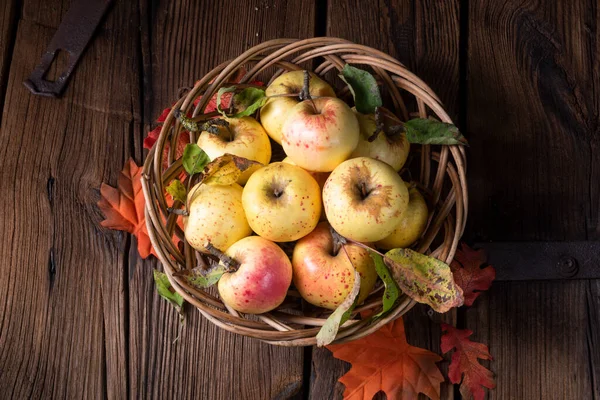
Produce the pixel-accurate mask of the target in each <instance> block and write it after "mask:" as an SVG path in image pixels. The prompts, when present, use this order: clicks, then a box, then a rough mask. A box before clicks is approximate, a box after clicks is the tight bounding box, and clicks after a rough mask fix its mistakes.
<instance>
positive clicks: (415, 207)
mask: <svg viewBox="0 0 600 400" xmlns="http://www.w3.org/2000/svg"><path fill="white" fill-rule="evenodd" d="M408 193H409V195H410V198H409V200H408V207H407V208H406V211H404V212H403V213H402V215H401V216H400V222H399V223H398V225H397V226H396V228H395V229H394V231H393V232H392V233H391V234H390V235H389V236H387V237H386V238H384V239H383V240H380V241H378V242H377V246H379V247H381V248H382V249H386V250H389V249H396V248H405V247H409V246H410V245H411V244H413V243H414V242H416V241H417V239H418V238H419V237H421V234H422V233H423V231H424V230H425V227H426V226H427V217H428V211H427V203H426V202H425V199H424V198H423V195H421V193H419V191H418V190H417V189H416V188H414V187H413V188H411V189H409V191H408Z"/></svg>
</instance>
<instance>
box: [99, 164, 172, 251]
mask: <svg viewBox="0 0 600 400" xmlns="http://www.w3.org/2000/svg"><path fill="white" fill-rule="evenodd" d="M141 179H142V168H141V167H138V166H137V164H136V163H135V161H133V160H132V159H131V158H130V159H129V160H127V162H126V163H125V167H124V168H123V170H122V171H121V173H120V174H119V177H118V178H117V187H116V188H114V187H112V186H110V185H107V184H106V183H102V185H101V186H100V196H101V197H100V200H99V201H98V208H99V209H100V211H102V213H103V214H104V216H105V219H104V220H103V221H101V222H100V225H102V226H103V227H105V228H109V229H114V230H118V231H124V232H129V233H131V234H133V235H134V236H135V237H136V238H137V243H138V253H139V254H140V256H141V257H142V258H148V256H149V255H150V254H153V255H154V256H156V252H155V251H154V248H153V247H152V243H151V242H150V237H149V236H148V230H147V228H146V217H145V214H144V206H145V204H146V200H145V199H144V192H143V191H142V181H141ZM172 203H173V202H172V201H168V202H167V204H169V205H171V204H172ZM177 223H178V224H179V226H182V221H181V218H180V219H178V221H177ZM173 241H174V242H175V244H177V242H179V238H178V237H177V236H176V235H173Z"/></svg>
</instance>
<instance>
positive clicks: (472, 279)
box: [450, 243, 496, 306]
mask: <svg viewBox="0 0 600 400" xmlns="http://www.w3.org/2000/svg"><path fill="white" fill-rule="evenodd" d="M486 260H487V257H486V255H485V252H484V251H483V250H473V249H472V248H470V247H469V246H467V245H466V244H464V243H461V248H460V250H458V251H457V252H456V255H455V256H454V261H452V263H451V264H450V269H451V270H452V274H453V275H454V281H455V282H456V284H457V285H458V286H460V288H461V289H462V290H463V293H464V296H465V305H466V306H472V305H473V302H474V301H475V299H476V298H477V297H479V295H480V294H481V292H482V291H485V290H488V289H489V288H490V286H492V281H493V280H494V279H496V269H494V267H492V266H491V265H488V266H487V267H485V268H481V266H482V265H484V264H485V262H486Z"/></svg>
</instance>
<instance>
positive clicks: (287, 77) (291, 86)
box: [260, 71, 335, 144]
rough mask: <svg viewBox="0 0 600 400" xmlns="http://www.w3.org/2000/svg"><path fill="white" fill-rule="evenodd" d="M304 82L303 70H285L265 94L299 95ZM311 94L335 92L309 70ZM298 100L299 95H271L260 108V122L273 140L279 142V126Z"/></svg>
mask: <svg viewBox="0 0 600 400" xmlns="http://www.w3.org/2000/svg"><path fill="white" fill-rule="evenodd" d="M303 84H304V71H291V72H286V73H285V74H282V75H280V76H278V77H277V78H275V80H274V81H273V82H271V84H270V85H269V86H268V87H267V89H266V91H265V94H266V95H267V96H276V95H290V94H296V95H299V94H300V92H301V91H302V86H303ZM308 88H309V93H310V95H311V96H322V97H325V96H327V97H335V92H334V91H333V89H332V88H331V86H329V84H328V83H327V82H325V81H324V80H322V79H320V78H319V77H318V76H316V75H315V74H313V73H312V72H310V81H309V84H308ZM299 102H300V97H299V96H293V97H272V98H270V99H269V100H267V102H266V103H265V105H264V106H262V108H261V109H260V123H261V124H262V126H263V127H264V128H265V131H267V133H268V134H269V136H271V138H273V140H274V141H276V142H277V143H279V144H281V127H282V126H283V123H284V122H285V119H286V116H287V113H288V111H290V110H291V109H292V108H293V107H294V106H295V105H296V104H298V103H299Z"/></svg>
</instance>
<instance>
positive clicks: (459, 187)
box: [142, 37, 468, 346]
mask: <svg viewBox="0 0 600 400" xmlns="http://www.w3.org/2000/svg"><path fill="white" fill-rule="evenodd" d="M315 60H324V61H322V62H321V63H320V64H319V65H318V66H317V67H316V68H314V70H313V72H315V73H316V74H318V75H324V74H327V73H328V72H329V71H332V70H334V69H337V70H340V69H341V68H343V66H344V65H345V64H346V63H351V64H361V65H368V66H370V68H371V69H372V70H373V72H374V73H375V75H376V76H377V77H378V78H379V79H380V81H381V84H382V85H383V86H384V87H385V88H386V89H387V90H388V91H389V95H390V97H391V99H392V102H393V109H394V110H395V111H396V113H397V114H399V115H400V116H401V117H402V118H404V119H406V118H408V116H409V113H408V108H407V106H406V103H405V98H407V97H409V98H411V99H412V98H414V100H415V102H416V107H417V112H418V115H419V116H421V117H426V116H428V115H434V116H436V117H437V118H438V119H440V120H441V121H443V122H449V123H451V122H452V120H451V119H450V117H449V115H448V114H447V113H446V111H445V110H444V108H443V106H442V104H441V101H440V100H439V98H438V97H437V95H436V94H435V93H434V92H433V91H432V90H431V89H430V88H429V86H427V85H426V84H425V83H424V82H423V81H422V80H421V79H420V78H418V77H417V76H416V75H415V74H414V73H412V72H410V71H409V70H408V69H407V68H406V67H405V66H404V65H403V64H402V63H400V62H399V61H397V60H395V59H394V58H393V57H391V56H390V55H388V54H386V53H383V52H381V51H379V50H376V49H373V48H371V47H368V46H364V45H359V44H355V43H352V42H350V41H348V40H345V39H341V38H335V37H318V38H310V39H274V40H269V41H266V42H263V43H260V44H258V45H256V46H254V47H251V48H249V49H248V50H246V51H245V52H243V53H242V54H241V55H239V56H238V57H236V58H234V59H232V60H228V61H226V62H224V63H221V64H220V65H218V66H216V67H215V68H214V69H213V70H211V71H210V72H208V73H207V74H206V75H205V76H203V77H202V78H201V79H200V80H198V81H197V82H196V83H195V85H194V86H193V87H192V88H191V90H189V92H188V93H187V94H185V95H183V96H182V97H181V98H180V99H179V100H178V101H177V102H176V103H175V104H174V105H173V106H172V108H171V111H170V112H169V114H168V115H167V117H166V119H165V121H164V123H163V125H162V129H161V132H160V135H159V138H158V140H157V141H156V143H155V144H154V146H153V148H152V149H151V150H150V151H149V152H148V154H147V156H146V159H145V162H144V165H143V172H142V177H143V179H142V190H143V192H144V197H145V199H146V207H145V216H146V224H147V227H148V234H149V237H150V241H151V243H152V245H153V247H154V249H155V251H156V254H157V256H158V258H159V260H160V262H161V263H162V265H163V268H164V270H165V273H166V275H167V277H168V279H169V281H170V282H171V285H172V286H173V288H174V289H175V290H176V291H177V292H178V293H179V294H181V295H182V296H183V298H184V299H185V300H186V301H188V302H189V303H191V304H192V305H194V306H195V307H196V308H197V309H198V311H199V312H200V313H201V314H202V315H203V316H204V317H205V318H207V319H208V320H209V321H211V322H212V323H213V324H215V325H217V326H218V327H220V328H222V329H224V330H227V331H229V332H233V333H237V334H241V335H244V336H248V337H253V338H256V339H259V340H262V341H264V342H266V343H270V344H274V345H280V346H309V345H314V344H316V333H317V332H318V330H319V324H321V325H322V321H324V318H316V319H315V318H314V317H310V316H303V315H302V316H298V315H295V314H290V313H286V312H285V310H274V311H273V312H270V313H266V314H262V315H259V316H256V317H254V318H252V317H251V318H247V317H245V316H241V315H240V314H239V313H237V312H236V311H235V310H232V309H230V308H228V307H227V306H225V305H224V304H223V303H222V302H221V301H220V300H219V298H218V297H215V296H213V295H211V294H209V293H208V292H207V291H202V290H198V289H195V288H193V287H191V286H189V285H188V284H187V283H186V282H185V280H184V279H182V278H181V277H178V276H177V275H176V272H177V271H179V270H180V269H181V268H191V267H192V268H193V267H194V266H195V265H196V264H195V263H196V259H195V258H196V256H195V254H194V251H193V249H191V246H189V245H188V244H187V243H186V242H185V241H184V251H183V252H181V251H179V249H178V248H177V246H176V245H175V243H173V240H172V238H173V235H174V234H177V233H179V235H181V232H179V231H178V226H177V224H176V216H174V215H172V214H171V215H170V214H169V213H168V211H167V208H168V206H167V200H166V198H165V184H166V183H167V182H168V181H170V180H171V179H173V178H174V177H176V176H177V174H178V172H180V171H181V170H182V165H181V160H177V159H176V157H175V156H176V154H175V152H174V151H172V150H171V149H174V148H176V144H177V141H178V138H179V135H180V134H181V132H182V130H183V129H182V127H181V125H180V123H179V121H177V120H176V118H175V117H174V110H176V109H181V110H182V111H183V112H186V113H187V112H190V111H191V112H192V116H193V117H203V116H204V114H203V113H202V112H203V110H204V108H205V107H206V105H207V104H208V101H209V100H210V98H211V97H212V96H213V94H214V93H216V91H217V90H218V88H219V87H222V86H224V85H225V84H226V82H227V79H229V77H230V76H232V75H233V74H234V73H235V72H236V71H237V70H238V69H239V68H240V67H242V66H246V65H251V67H250V68H249V69H247V71H246V73H245V74H244V76H243V78H242V80H241V82H240V83H241V84H243V83H247V82H250V81H251V80H253V79H254V78H255V77H256V76H257V75H258V74H259V73H261V72H263V71H264V70H265V69H268V68H273V67H275V68H277V69H276V72H275V73H274V74H272V75H271V77H270V79H271V80H272V79H274V77H276V76H278V75H279V74H280V73H281V72H283V71H285V70H293V69H303V68H302V67H301V66H300V65H298V64H302V63H307V62H315ZM198 98H199V101H198V102H197V104H196V105H195V106H194V104H193V103H194V101H195V100H196V99H198ZM195 140H196V138H195V135H194V134H193V133H191V134H190V142H195ZM167 144H168V145H169V149H170V150H167V151H166V150H165V149H166V145H167ZM417 150H418V151H415V150H414V149H411V153H413V152H415V153H418V154H419V155H420V157H421V165H420V167H421V168H420V187H421V189H425V190H426V191H427V193H428V194H429V195H430V202H431V206H432V207H433V211H432V212H431V215H430V220H429V223H428V227H427V229H426V231H425V233H424V234H423V236H422V237H421V239H420V240H419V241H418V242H417V247H416V250H417V251H419V252H423V253H428V254H429V255H431V256H433V257H436V258H438V259H440V260H442V261H444V262H446V263H448V264H449V263H450V262H451V261H452V259H453V258H454V254H455V252H456V249H457V246H458V241H459V239H460V237H461V236H462V234H463V232H464V228H465V224H466V215H467V211H468V193H467V185H466V153H465V149H464V148H463V147H460V146H442V147H441V148H439V149H437V148H434V147H432V146H428V145H427V146H421V147H420V148H419V149H417ZM165 157H166V160H167V163H168V168H166V169H163V160H164V158H165ZM432 165H433V166H434V167H435V166H437V167H436V168H435V175H434V174H433V173H432V172H433V170H432ZM446 187H449V189H446ZM442 230H443V232H442ZM436 240H438V241H441V245H438V247H437V248H435V249H432V248H430V246H431V245H432V243H433V242H434V241H436ZM367 301H368V300H367ZM365 303H367V302H365ZM376 303H377V302H373V304H374V305H373V306H372V308H371V309H372V310H373V311H375V310H376V309H377V307H379V306H380V305H379V304H376ZM379 303H381V302H379ZM369 304H371V303H369ZM414 305H415V302H414V301H413V300H412V299H410V298H408V297H407V296H406V295H402V296H401V298H400V299H399V301H398V302H397V304H396V306H395V307H394V308H393V309H392V310H390V312H389V313H388V314H387V315H386V316H385V317H384V318H381V319H378V320H377V321H375V322H370V321H369V320H368V319H365V320H361V319H357V318H353V319H352V320H351V321H348V322H347V323H345V324H344V325H343V326H342V327H340V330H339V332H338V336H337V337H336V340H335V341H334V343H343V342H347V341H351V340H356V339H359V338H361V337H364V336H366V335H368V334H370V333H372V332H374V331H376V330H377V329H379V328H380V327H381V326H383V325H385V324H386V323H388V322H389V321H391V320H394V319H396V318H398V317H400V316H402V315H403V314H405V313H406V312H408V311H409V310H410V309H411V308H412V307H413V306H414ZM367 306H368V305H367ZM364 307H366V306H363V308H364ZM302 323H304V324H303V325H305V326H308V328H302V329H301V328H298V329H295V328H294V327H293V325H297V326H300V324H302Z"/></svg>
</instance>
